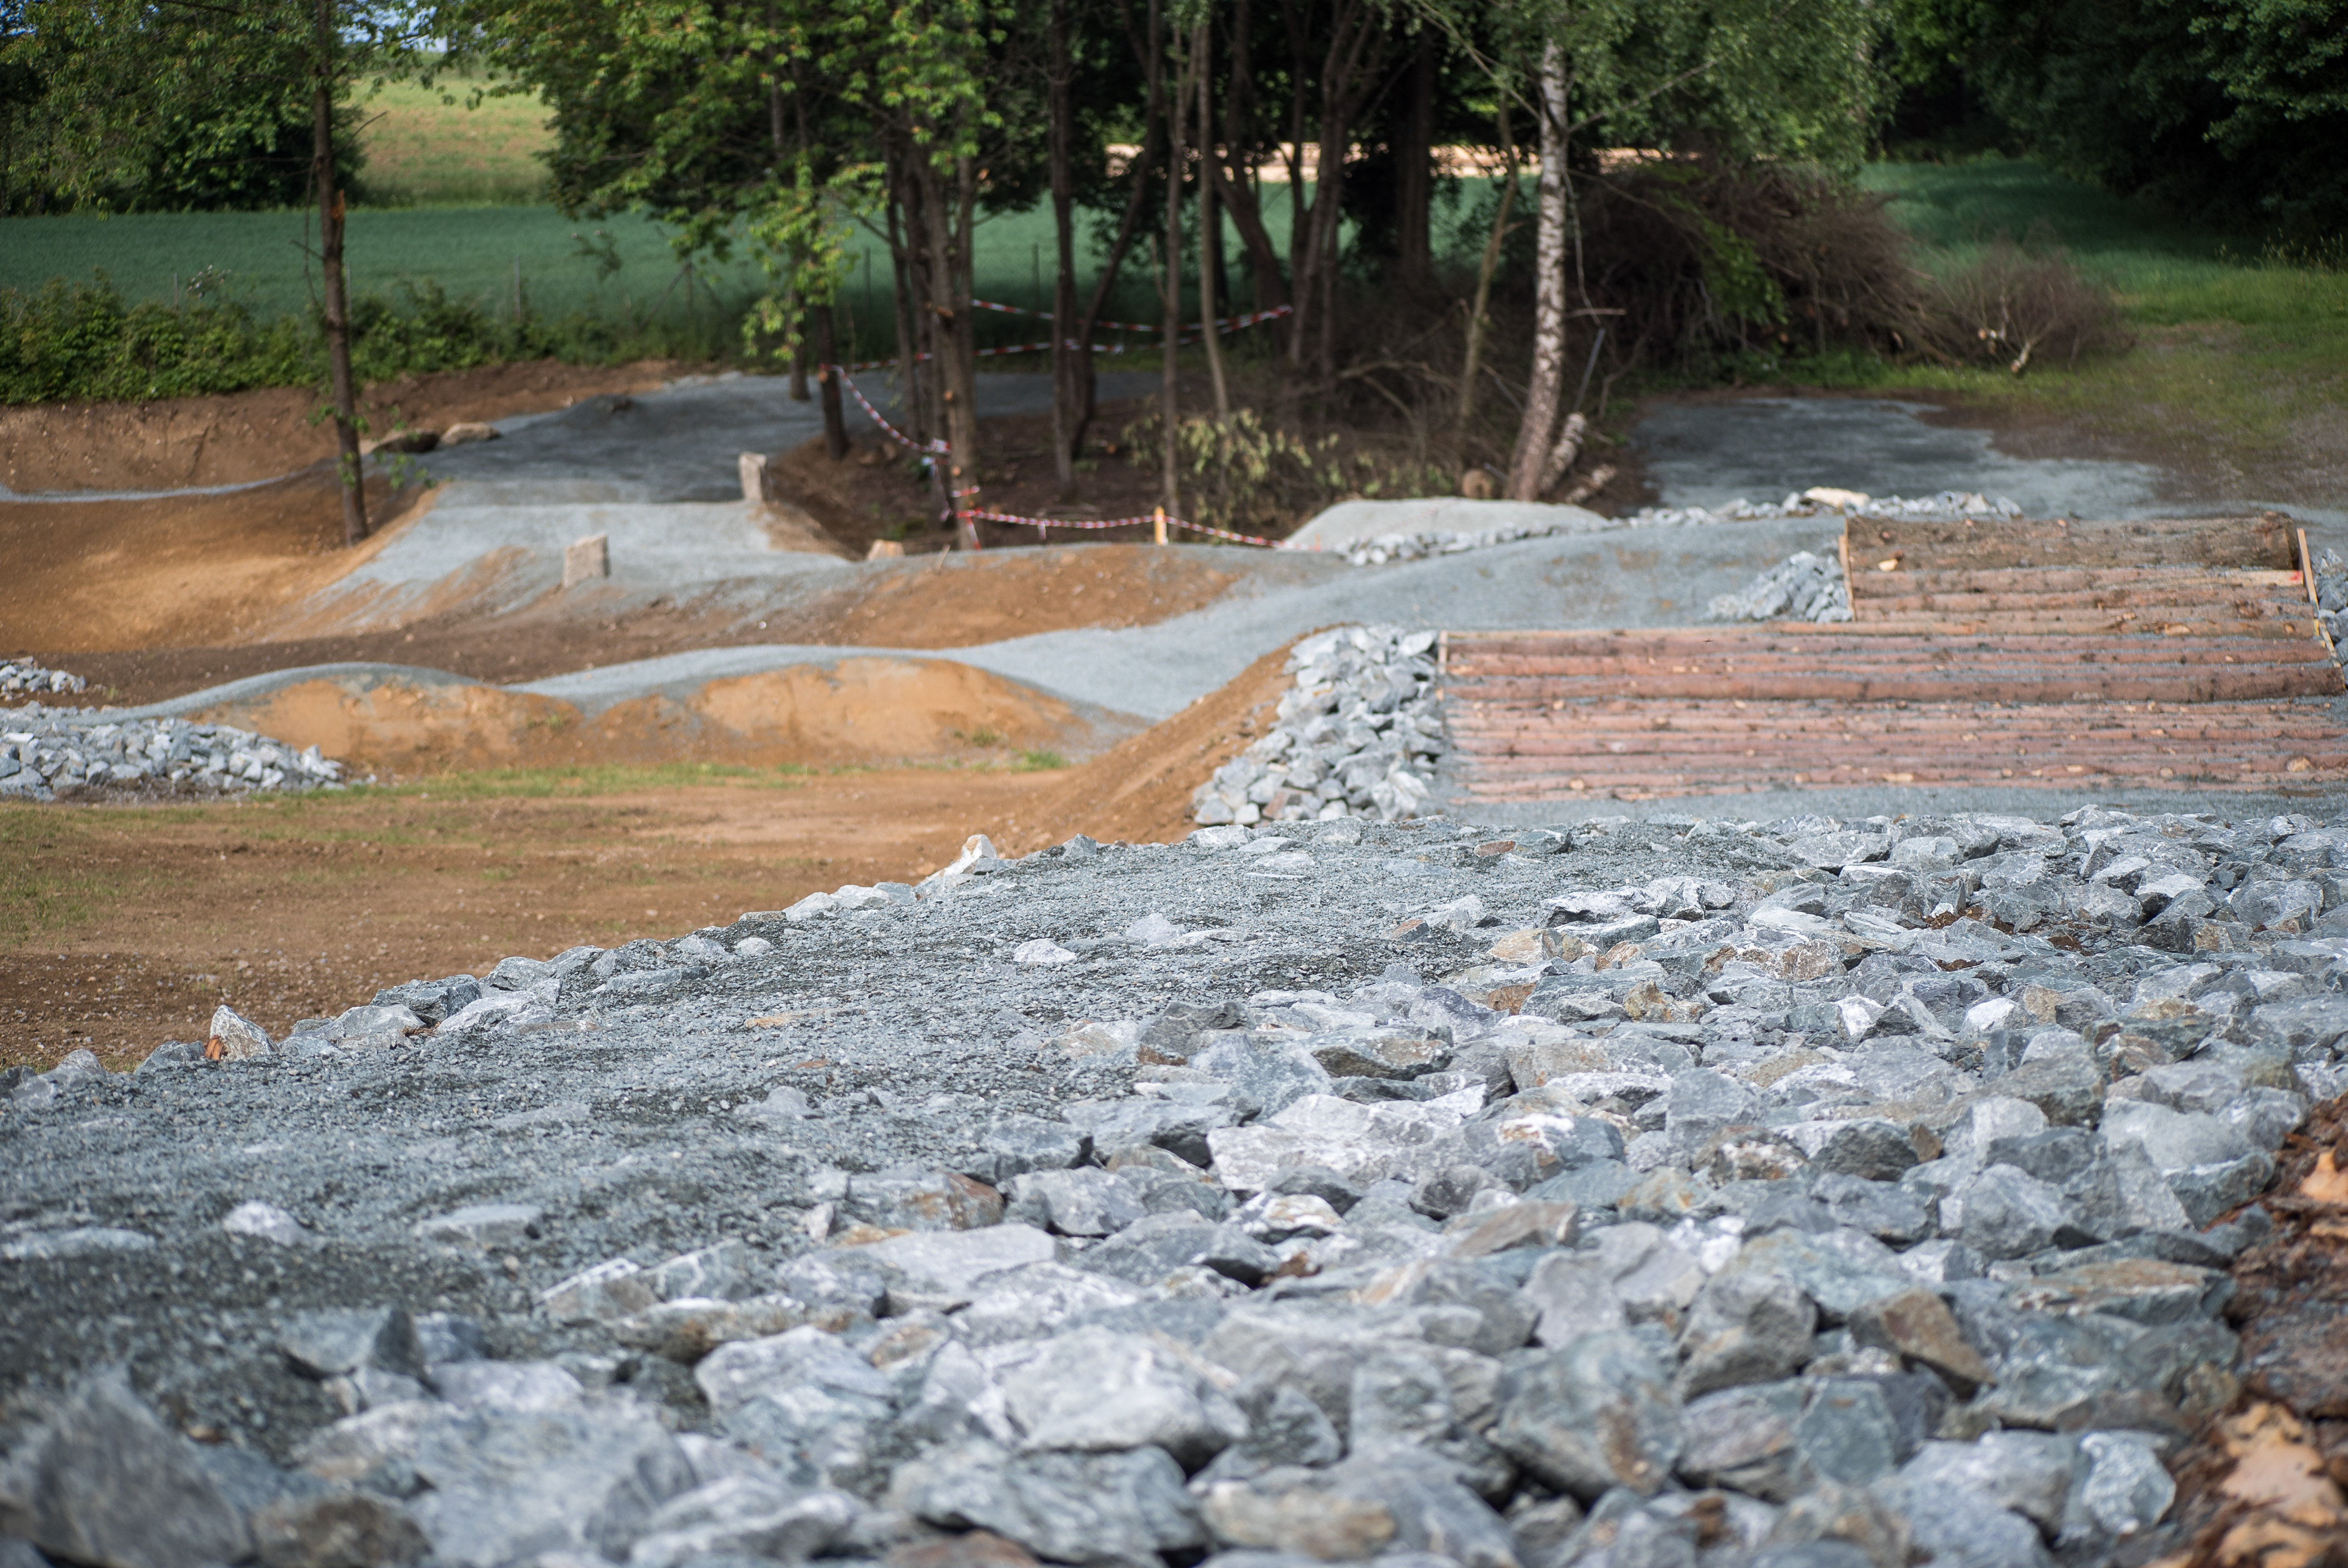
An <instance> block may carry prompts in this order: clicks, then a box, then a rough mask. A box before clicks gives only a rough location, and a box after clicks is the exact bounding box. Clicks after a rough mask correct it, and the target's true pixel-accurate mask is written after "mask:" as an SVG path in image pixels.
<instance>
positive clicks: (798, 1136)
mask: <svg viewBox="0 0 2348 1568" xmlns="http://www.w3.org/2000/svg"><path fill="white" fill-rule="evenodd" d="M1349 646H1350V644H1349ZM1332 651H1334V649H1333V650H1332ZM2343 897H2348V819H2343V820H2339V821H2334V822H2333V823H2331V824H2330V825H2326V824H2324V823H2321V822H2317V821H2314V820H2312V819H2309V818H2306V817H2298V816H2288V817H2273V818H2260V819H2258V820H2255V821H2245V822H2240V823H2232V824H2228V823H2225V822H2220V821H2219V820H2216V819H2214V818H2209V817H2186V816H2157V817H2141V816H2134V815H2128V814H2127V813H2124V812H2120V811H2116V810H2106V809H2090V810H2085V811H2080V812H2076V813H2074V814H2072V815H2069V816H2067V817H2065V818H2064V819H2062V820H2061V821H2059V822H2050V821H2042V820H2035V819H2032V818H2028V817H2022V816H1989V815H1950V816H1943V817H1910V818H1902V819H1898V820H1894V819H1890V818H1881V817H1878V818H1871V819H1869V820H1867V821H1864V822H1848V823H1846V822H1836V821H1830V820H1827V819H1824V818H1818V817H1804V818H1797V819H1792V820H1788V821H1782V822H1776V823H1771V824H1766V825H1760V824H1753V823H1744V822H1737V821H1733V820H1714V819H1696V818H1690V817H1678V818H1670V817H1658V818H1653V819H1650V820H1648V821H1645V822H1632V821H1629V820H1625V819H1622V818H1614V819H1603V820H1597V821H1591V822H1587V823H1583V824H1581V825H1574V826H1570V827H1560V828H1557V829H1554V830H1543V831H1519V832H1516V833H1513V834H1510V835H1507V836H1497V835H1490V834H1488V833H1485V832H1479V831H1477V830H1473V829H1463V828H1461V827H1458V826H1457V825H1452V824H1450V823H1447V822H1444V821H1441V820H1436V821H1428V822H1423V823H1395V824H1380V823H1363V822H1357V821H1352V820H1331V821H1315V822H1311V823H1290V822H1280V823H1272V824H1266V825H1262V826H1260V827H1257V828H1252V829H1251V828H1249V827H1245V826H1241V825H1236V824H1233V825H1222V826H1217V827H1210V828H1207V829H1204V830H1202V831H1200V832H1199V833H1197V834H1194V835H1192V837H1191V840H1190V841H1189V843H1186V844H1181V845H1107V846H1103V845H1096V844H1094V843H1091V842H1090V841H1088V840H1085V839H1081V838H1079V839H1074V840H1071V841H1069V842H1068V843H1066V844H1065V845H1060V846H1058V847H1056V848H1055V849H1050V850H1046V851H1044V852H1041V853H1039V854H1036V855H1034V856H1028V857H1026V858H1025V859H1023V860H1019V861H1016V862H1005V861H1004V860H1001V859H999V858H997V857H995V856H994V855H993V854H992V853H991V851H990V850H989V849H988V848H987V846H986V845H984V843H983V841H974V842H973V844H972V845H970V847H969V848H968V850H967V851H966V853H965V855H964V856H963V858H962V860H961V861H959V862H957V864H956V865H955V866H953V867H952V868H950V869H949V870H947V871H946V872H942V873H941V874H940V875H938V876H935V877H933V878H932V879H931V880H929V881H928V882H926V883H925V884H923V885H922V886H920V887H892V886H878V887H845V888H841V889H840V890H839V892H837V893H835V894H829V895H826V896H824V898H823V899H822V900H820V901H813V900H811V901H809V903H808V904H807V905H803V906H801V907H798V908H796V909H794V910H791V911H788V912H776V913H771V914H752V915H746V916H744V917H741V918H740V919H739V920H737V921H736V922H735V923H733V924H732V925H730V926H727V927H712V928H708V929H705V930H702V931H698V932H695V933H694V934H692V935H690V936H686V937H684V938H678V939H675V940H672V941H654V940H640V941H633V942H629V943H627V944H626V945H624V946H623V947H620V948H615V949H613V950H610V951H602V950H599V949H596V948H578V949H573V950H572V951H569V952H566V953H563V954H561V955H559V956H558V957H556V958H552V959H550V960H544V961H541V960H538V959H533V958H508V959H506V960H505V961H504V962H502V963H500V964H499V965H498V966H497V968H495V969H494V970H493V971H492V972H491V973H490V974H489V975H488V976H487V977H486V978H484V979H475V978H474V977H471V976H457V977H453V978H451V979H445V980H427V981H421V982H417V983H416V984H413V985H406V986H401V987H398V988H396V989H393V990H390V991H386V992H385V993H383V994H382V995H380V996H378V997H376V998H375V999H373V1001H372V1002H370V1003H367V1004H366V1005H364V1006H360V1007H356V1008H354V1009H351V1010H350V1011H348V1012H346V1013H345V1014H343V1015H342V1016H340V1017H339V1018H336V1019H334V1020H314V1021H312V1022H310V1023H308V1024H305V1025H304V1026H303V1027H302V1028H301V1029H299V1030H296V1031H295V1033H294V1035H293V1039H291V1040H287V1041H284V1042H274V1041H271V1040H269V1039H268V1038H267V1037H266V1036H265V1035H264V1034H263V1033H262V1032H261V1031H260V1030H257V1029H253V1028H252V1027H251V1026H249V1025H246V1024H244V1023H242V1021H241V1020H237V1019H236V1018H235V1016H234V1015H233V1014H228V1015H225V1016H223V1018H222V1019H221V1020H220V1022H219V1024H218V1025H217V1026H216V1029H215V1032H214V1041H213V1042H212V1044H211V1049H213V1050H214V1051H215V1052H216V1054H217V1055H218V1056H220V1057H221V1058H222V1059H224V1060H222V1061H219V1062H216V1063H215V1062H207V1061H206V1060H205V1050H206V1047H204V1046H200V1045H194V1044H190V1045H184V1046H173V1047H166V1048H164V1049H163V1050H160V1051H158V1052H157V1053H156V1055H155V1056H154V1057H152V1058H150V1059H149V1061H148V1063H147V1064H146V1065H145V1066H144V1067H142V1068H141V1069H140V1071H139V1072H137V1073H136V1074H134V1075H129V1076H112V1075H108V1074H106V1073H103V1072H98V1071H92V1067H91V1064H89V1063H87V1062H76V1063H69V1064H67V1066H66V1067H64V1068H60V1069H59V1070H57V1071H54V1072H52V1073H49V1074H46V1075H44V1076H41V1077H37V1078H34V1077H27V1076H26V1075H25V1074H24V1073H23V1072H22V1071H21V1070H20V1071H15V1072H12V1073H10V1074H9V1075H8V1076H7V1078H6V1079H5V1080H0V1106H5V1109H0V1187H5V1191H6V1192H7V1193H8V1194H9V1205H8V1208H7V1211H6V1214H5V1219H0V1259H5V1264H0V1368H5V1380H6V1382H5V1393H6V1395H7V1397H8V1399H9V1401H10V1402H9V1407H8V1409H9V1415H10V1419H11V1421H12V1424H11V1425H9V1426H8V1427H7V1429H6V1430H5V1437H0V1444H5V1461H4V1462H0V1532H5V1533H6V1534H8V1535H12V1536H16V1537H21V1538H24V1539H26V1540H29V1541H31V1542H34V1543H35V1545H36V1546H37V1547H38V1549H39V1550H40V1551H41V1552H43V1553H48V1554H49V1555H50V1556H52V1557H54V1558H56V1559H58V1560H64V1561H73V1562H82V1563H124V1564H141V1565H146V1564H163V1563H202V1562H221V1563H242V1562H247V1561H253V1560H259V1561H262V1562H265V1563H271V1564H283V1563H395V1562H398V1563H405V1562H413V1561H418V1560H428V1561H431V1562H435V1563H446V1564H469V1565H480V1568H489V1565H497V1564H525V1563H526V1564H534V1565H536V1568H576V1565H579V1564H583V1563H613V1562H625V1563H632V1564H637V1565H640V1568H654V1565H681V1564H688V1563H698V1564H708V1565H715V1564H719V1563H726V1564H739V1563H744V1562H752V1561H755V1562H767V1561H776V1560H781V1561H799V1560H804V1559H808V1558H823V1559H827V1560H837V1561H841V1562H854V1563H890V1564H894V1565H897V1568H914V1565H929V1568H942V1565H949V1564H963V1563H973V1564H975V1563H986V1564H996V1565H1002V1568H1015V1565H1017V1564H1021V1563H1028V1562H1030V1561H1031V1560H1035V1559H1041V1560H1045V1561H1050V1562H1057V1563H1081V1564H1098V1565H1103V1568H1107V1565H1120V1568H1121V1565H1128V1564H1130V1565H1135V1568H1149V1565H1154V1564H1160V1563H1191V1562H1196V1561H1198V1560H1199V1559H1201V1558H1205V1559H1206V1560H1207V1561H1208V1562H1209V1563H1210V1564H1215V1565H1218V1568H1292V1565H1293V1568H1303V1564H1305V1563H1311V1562H1315V1561H1320V1562H1327V1561H1375V1562H1379V1563H1385V1564H1388V1565H1389V1568H1405V1565H1408V1568H1436V1565H1437V1564H1442V1563H1455V1564H1461V1565H1465V1568H1597V1565H1600V1564H1605V1565H1607V1568H1627V1565H1628V1564H1632V1563H1642V1564H1647V1563H1657V1564H1660V1563H1675V1564H1691V1563H1702V1564H1704V1565H1705V1568H1764V1565H1766V1568H1795V1565H1797V1564H1799V1565H1805V1568H1907V1565H1908V1564H1910V1563H1942V1564H1952V1565H1953V1564H1966V1565H1969V1568H1970V1565H1990V1564H1998V1565H2004V1564H2013V1565H2015V1568H2023V1565H2031V1568H2037V1565H2043V1564H2047V1563H2050V1562H2052V1561H2055V1560H2059V1561H2061V1562H2063V1563H2069V1564H2117V1563H2128V1564H2137V1563H2146V1562H2148V1561H2150V1560H2152V1559H2153V1558H2156V1557H2158V1556H2160V1555H2161V1554H2162V1553H2167V1552H2173V1551H2176V1550H2178V1547H2179V1545H2180V1541H2181V1538H2180V1536H2179V1534H2178V1524H2177V1523H2176V1522H2175V1521H2174V1519H2173V1517H2172V1512H2171V1511H2172V1501H2173V1499H2174V1498H2175V1496H2176V1484H2175V1482H2174V1481H2173V1480H2172V1477H2171V1474H2170V1472H2169V1471H2168V1468H2167V1463H2166V1462H2165V1461H2168V1460H2170V1459H2171V1458H2172V1457H2174V1456H2175V1455H2177V1454H2178V1452H2179V1451H2180V1450H2181V1446H2182V1445H2183V1444H2184V1443H2185V1441H2186V1440H2187V1435H2188V1433H2189V1432H2190V1431H2191V1430H2194V1429H2195V1428H2196V1427H2197V1425H2199V1424H2200V1423H2202V1422H2204V1421H2205V1420H2206V1419H2209V1418H2210V1417H2212V1416H2214V1415H2216V1414H2217V1413H2218V1412H2219V1411H2221V1410H2223V1409H2226V1408H2227V1407H2228V1406H2229V1404H2230V1401H2231V1400H2232V1399H2234V1397H2235V1394H2236V1391H2237V1388H2238V1380H2239V1379H2241V1378H2246V1377H2255V1376H2256V1374H2257V1368H2253V1367H2250V1366H2247V1365H2244V1364H2243V1363H2242V1362H2241V1360H2240V1342H2239V1341H2238V1339H2237V1337H2236V1335H2235V1333H2234V1331H2233V1329H2232V1328H2231V1327H2230V1324H2229V1318H2228V1308H2229V1305H2230V1294H2231V1290H2232V1282H2231V1280H2230V1276H2229V1274H2228V1272H2227V1271H2228V1266H2229V1264H2230V1261H2231V1260H2233V1259H2234V1258H2235V1257H2236V1255H2238V1254H2240V1253H2241V1252H2242V1251H2243V1250H2244V1249H2245V1248H2247V1247H2249V1246H2250V1245H2253V1244H2254V1243H2255V1242H2257V1240H2258V1239H2259V1238H2260V1236H2261V1235H2265V1234H2266V1233H2267V1231H2268V1229H2269V1218H2268V1214H2267V1212H2266V1211H2265V1210H2264V1209H2262V1208H2261V1207H2260V1196H2261V1194H2262V1193H2263V1192H2264V1191H2265V1189H2266V1188H2267V1187H2268V1185H2269V1183H2270V1180H2271V1176H2272V1173H2273V1172H2274V1169H2275V1156H2274V1151H2275V1150H2276V1149H2277V1147H2278V1145H2279V1144H2281V1143H2282V1141H2283V1140H2285V1139H2286V1137H2288V1136H2290V1135H2291V1132H2292V1129H2294V1128H2295V1127H2297V1126H2299V1125H2300V1124H2301V1122H2302V1118H2304V1117H2305V1116H2306V1115H2307V1114H2308V1111H2309V1105H2310V1102H2311V1100H2314V1099H2328V1098H2330V1097H2332V1096H2334V1095H2337V1094H2338V1093H2339V1092H2340V1091H2341V1089H2342V1087H2343V1079H2348V1065H2343V1061H2342V1060H2341V1058H2342V1048H2343V1036H2348V996H2343V985H2348V929H2343V927H2348V915H2343V914H2342V913H2341V905H2342V903H2343ZM2327 1168H2328V1167H2327ZM2270 1201H2275V1200H2270ZM2293 1201H2295V1202H2296V1201H2301V1200H2296V1199H2294V1200H2293ZM7 1550H11V1549H7V1548H0V1552H5V1551H7ZM15 1550H16V1551H17V1555H16V1556H15V1558H11V1559H8V1560H9V1561H12V1562H15V1561H22V1562H26V1563H30V1562H33V1561H36V1559H34V1558H32V1557H30V1556H29V1555H26V1554H25V1553H23V1551H22V1550H21V1549H15Z"/></svg>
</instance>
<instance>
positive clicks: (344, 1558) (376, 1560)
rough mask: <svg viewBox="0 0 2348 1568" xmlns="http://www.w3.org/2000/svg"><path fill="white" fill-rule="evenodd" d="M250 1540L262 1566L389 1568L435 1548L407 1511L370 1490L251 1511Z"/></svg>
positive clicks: (297, 1499) (307, 1498) (295, 1499)
mask: <svg viewBox="0 0 2348 1568" xmlns="http://www.w3.org/2000/svg"><path fill="white" fill-rule="evenodd" d="M252 1538H253V1545H254V1547H255V1549H256V1550H257V1552H258V1554H259V1556H260V1558H261V1561H262V1563H263V1565H264V1568H340V1565H342V1564H345V1563H352V1564H358V1565H360V1568H390V1565H392V1564H405V1563H416V1562H419V1561H421V1560H422V1559H423V1558H424V1557H425V1556H427V1554H429V1553H430V1552H431V1550H432V1542H430V1541H428V1540H427V1539H426V1538H425V1534H424V1532H423V1531H421V1530H419V1529H417V1526H416V1521H415V1520H413V1519H411V1518H409V1517H408V1514H407V1509H405V1508H403V1507H401V1506H400V1504H398V1503H397V1502H396V1501H393V1500H392V1499H390V1498H387V1497H379V1496H377V1495H376V1494H375V1493H374V1492H368V1491H355V1492H343V1493H327V1494H325V1495H323V1496H320V1495H311V1496H304V1497H291V1498H285V1499H283V1500H281V1501H277V1502H273V1503H269V1504H267V1505H265V1506H263V1507H262V1508H260V1509H257V1510H255V1511H254V1512H253V1515H252Z"/></svg>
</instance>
